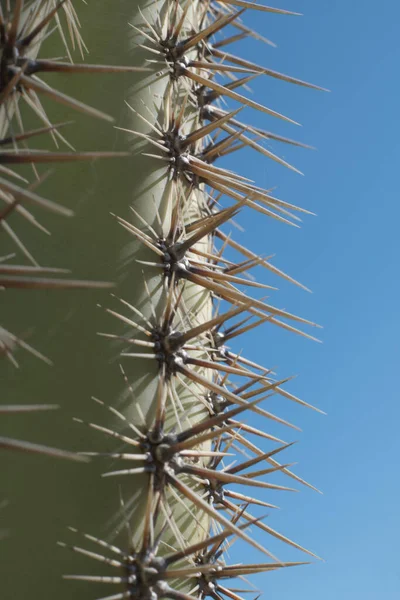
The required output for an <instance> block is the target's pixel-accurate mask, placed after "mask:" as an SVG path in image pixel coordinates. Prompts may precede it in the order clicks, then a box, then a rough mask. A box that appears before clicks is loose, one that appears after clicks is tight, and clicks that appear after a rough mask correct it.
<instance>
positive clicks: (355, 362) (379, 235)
mask: <svg viewBox="0 0 400 600" xmlns="http://www.w3.org/2000/svg"><path fill="white" fill-rule="evenodd" d="M271 4H272V2H271ZM274 6H279V7H280V8H287V9H291V10H294V11H299V12H303V13H304V17H301V18H295V17H283V16H274V15H262V14H261V15H260V14H259V13H254V14H252V15H250V14H249V15H247V16H246V23H248V24H251V25H252V26H254V27H255V28H257V30H258V31H259V32H261V33H263V34H264V35H266V36H267V37H270V38H271V39H272V40H273V41H275V42H276V43H277V44H278V48H277V49H273V48H270V47H268V46H264V45H262V44H260V43H252V42H251V43H250V42H248V41H246V42H245V43H242V44H241V50H240V51H241V53H242V54H245V55H247V56H248V57H249V58H252V59H254V57H255V56H258V62H259V63H260V64H264V65H265V66H268V67H271V68H274V69H277V70H282V71H283V72H287V73H289V74H291V75H294V76H298V77H301V78H304V79H307V80H309V81H312V82H313V83H317V84H320V85H322V86H326V87H328V88H330V89H331V90H332V92H331V93H330V94H322V93H318V92H313V91H309V90H305V89H302V88H295V87H293V86H291V85H289V84H285V83H281V82H274V81H271V79H269V78H266V77H265V78H259V80H257V83H256V84H254V85H253V89H254V90H255V93H254V98H256V99H257V100H260V101H262V102H264V103H265V104H267V105H269V106H271V107H272V108H274V109H277V110H281V111H282V112H284V113H285V114H287V115H289V116H291V117H293V118H294V119H295V120H298V121H300V122H301V123H302V124H303V127H302V128H296V127H295V126H286V125H285V124H282V123H280V122H279V121H277V120H272V119H269V120H266V119H265V117H264V115H255V114H254V113H253V112H251V113H250V112H249V113H248V119H247V120H248V121H251V122H252V123H253V124H257V125H259V126H265V127H266V128H269V129H271V130H273V131H275V132H277V133H285V134H287V135H289V136H293V137H296V136H297V138H298V139H300V140H302V141H304V142H307V143H310V144H312V145H315V146H316V147H317V148H318V151H317V152H312V151H306V150H302V149H295V150H292V149H287V148H286V147H284V146H278V145H277V144H275V145H274V146H273V148H274V149H275V150H276V151H280V153H281V155H282V154H283V155H284V156H285V157H286V158H287V159H288V160H290V161H292V162H293V163H294V164H295V165H296V166H297V167H298V168H300V169H301V170H302V171H303V172H304V173H305V174H306V176H305V177H301V176H297V175H296V174H292V173H290V172H288V171H286V170H285V169H284V168H283V167H277V166H274V165H273V164H272V163H271V162H268V161H267V159H264V158H263V157H261V156H259V155H256V154H255V153H254V152H252V153H249V154H248V155H247V162H246V165H245V166H244V165H243V161H244V155H243V154H242V155H240V156H239V155H238V156H237V157H236V158H233V157H230V160H229V165H230V168H234V169H237V170H238V171H239V172H241V173H242V174H246V176H249V177H252V178H254V179H255V180H256V181H257V182H258V185H263V186H265V187H272V186H277V190H276V195H278V196H280V197H281V198H283V199H285V200H287V201H289V202H293V203H295V204H300V205H301V206H304V207H306V208H308V209H310V210H312V211H314V212H316V213H317V215H318V216H317V217H316V218H315V217H306V218H305V219H304V223H303V226H302V229H301V230H299V231H298V230H294V229H293V228H289V227H285V226H284V225H280V224H276V223H272V222H271V221H266V220H263V219H260V218H255V215H254V214H250V215H248V216H247V215H245V216H244V217H245V218H244V219H242V221H241V223H242V224H243V223H244V224H245V227H246V232H245V233H244V234H241V235H239V237H237V239H241V241H243V242H244V243H247V244H248V245H249V246H250V247H252V248H255V249H256V251H257V252H263V253H265V254H270V253H276V255H277V257H276V260H275V264H276V265H277V266H279V267H281V268H283V269H285V270H286V271H288V272H289V273H290V274H291V275H293V276H295V277H297V278H299V279H300V280H301V281H302V282H303V283H305V284H306V285H307V286H309V287H310V288H312V290H313V294H312V295H311V294H307V293H306V292H303V291H301V290H297V289H296V288H294V287H293V286H289V285H286V284H283V283H279V282H277V281H276V280H274V283H277V284H278V285H279V287H280V289H281V291H279V292H277V293H274V297H273V300H274V302H275V304H276V305H278V306H280V307H284V308H286V309H288V310H291V311H297V314H300V315H302V316H305V317H308V318H310V319H313V320H315V321H317V322H318V323H320V324H322V325H323V326H324V330H323V331H321V332H320V334H321V336H322V339H323V345H320V344H316V343H312V342H309V341H307V340H303V339H301V338H296V337H295V336H293V335H290V334H287V333H285V332H280V331H278V332H277V331H276V330H275V329H274V328H272V327H267V328H265V329H264V330H258V331H257V332H256V333H255V334H254V335H252V336H249V337H248V338H247V339H246V340H241V342H240V346H239V347H243V348H244V350H245V351H246V353H247V354H248V355H250V356H251V357H253V358H256V359H258V360H262V361H263V362H264V363H265V364H266V365H268V366H277V368H278V373H279V375H280V376H282V377H283V376H287V375H291V374H298V375H299V377H298V378H297V379H296V381H294V382H293V383H291V385H290V390H291V391H293V393H296V394H298V395H300V396H301V397H303V398H304V399H305V400H307V401H308V402H310V403H312V404H315V405H317V406H319V407H320V408H322V409H323V410H325V411H326V412H327V413H328V416H326V417H324V416H320V415H318V414H316V413H313V412H311V411H308V410H307V409H303V408H300V407H297V406H295V405H293V404H291V403H289V402H288V401H286V400H283V399H281V400H276V401H274V404H273V407H274V408H276V412H277V413H279V414H280V415H282V416H287V417H289V418H291V419H292V420H294V421H295V422H296V423H297V424H298V425H299V426H301V428H302V430H303V432H302V433H300V434H297V433H296V432H294V434H292V432H290V431H289V430H282V429H280V430H279V432H280V434H281V435H282V436H284V435H286V439H288V440H291V439H298V440H299V441H300V443H299V444H298V445H297V447H296V448H294V449H291V450H290V452H288V453H287V458H289V460H295V461H299V463H300V464H299V465H298V466H297V467H296V469H297V472H298V473H299V474H301V475H302V476H304V477H305V478H307V479H308V480H309V481H311V482H312V483H313V484H315V485H316V486H318V487H319V488H320V489H322V490H323V492H324V495H323V496H320V495H318V494H316V493H313V492H311V491H309V490H307V489H303V490H301V493H300V494H289V495H287V496H274V497H273V499H274V500H277V502H278V503H279V504H280V506H281V507H282V510H281V511H279V512H274V513H272V514H271V515H270V517H269V519H268V522H269V524H270V525H271V526H273V527H276V528H277V529H279V530H280V531H282V532H283V533H285V534H287V535H289V536H292V538H294V539H295V540H296V541H298V542H300V543H303V544H304V545H306V546H307V547H309V548H310V549H312V550H314V551H315V552H316V553H318V554H319V555H320V556H322V557H323V558H324V559H325V561H326V562H325V563H317V564H315V565H314V566H311V567H309V566H307V567H300V568H298V569H293V570H286V572H285V573H273V574H271V575H264V576H263V577H260V578H259V579H258V580H257V583H258V585H259V587H261V588H263V590H264V592H265V593H266V597H270V598H280V599H289V598H296V600H321V599H323V600H337V599H338V598H340V599H341V600H350V599H352V600H353V599H358V598H360V599H361V598H362V599H363V600H378V599H381V598H382V599H383V598H384V599H385V600H398V598H399V597H400V566H399V561H398V558H399V550H398V544H397V543H396V538H397V537H398V535H399V533H400V516H399V510H398V506H399V493H400V477H399V461H398V459H399V456H400V436H399V432H398V428H399V420H400V408H399V393H398V381H397V374H398V373H399V370H400V369H399V366H400V365H399V333H400V318H399V308H398V307H399V298H398V296H399V291H400V285H399V259H400V252H399V250H400V243H399V238H398V220H399V216H400V208H399V190H398V173H399V172H400V167H399V162H400V135H399V134H400V120H399V90H400V86H399V73H400V68H399V64H400V42H399V31H398V24H399V22H400V3H399V2H397V1H395V0H385V1H383V2H380V3H376V2H372V1H370V0H333V1H328V0H322V1H314V2H312V1H310V0H308V1H302V2H300V1H298V0H287V1H286V2H283V1H279V2H278V0H276V2H275V4H274ZM264 280H265V279H264ZM270 281H272V280H271V279H270ZM237 348H238V346H236V349H237ZM276 431H278V430H276ZM282 456H283V455H282ZM269 498H270V499H271V496H269ZM396 506H397V509H396ZM273 547H274V549H276V551H277V552H278V556H279V557H280V558H285V559H287V558H294V559H297V560H302V556H301V555H299V554H298V553H296V554H295V555H294V554H293V553H291V552H285V548H284V547H282V546H281V545H280V546H279V547H278V546H273ZM278 548H279V550H278ZM237 552H238V554H236V555H235V556H236V558H237V559H241V560H249V561H251V560H253V559H254V560H255V559H257V560H258V559H259V555H257V557H256V555H252V551H251V550H248V549H246V551H245V555H244V547H243V545H238V547H237Z"/></svg>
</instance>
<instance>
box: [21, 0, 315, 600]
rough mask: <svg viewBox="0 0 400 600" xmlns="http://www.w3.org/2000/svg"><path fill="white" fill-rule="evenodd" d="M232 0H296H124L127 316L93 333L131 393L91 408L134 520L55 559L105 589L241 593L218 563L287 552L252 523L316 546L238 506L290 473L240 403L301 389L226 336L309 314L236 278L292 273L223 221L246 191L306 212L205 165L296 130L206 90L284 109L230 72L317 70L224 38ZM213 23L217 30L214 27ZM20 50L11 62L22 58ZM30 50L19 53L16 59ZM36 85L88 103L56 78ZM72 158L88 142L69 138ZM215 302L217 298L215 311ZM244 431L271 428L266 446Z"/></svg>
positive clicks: (237, 2) (233, 20)
mask: <svg viewBox="0 0 400 600" xmlns="http://www.w3.org/2000/svg"><path fill="white" fill-rule="evenodd" d="M19 4H21V3H19ZM33 5H35V3H33ZM36 5H37V6H40V7H42V6H44V5H43V3H41V2H37V3H36ZM62 6H69V7H70V8H71V7H72V4H71V3H70V2H67V3H64V2H59V3H58V4H57V3H55V4H54V5H53V8H51V9H49V8H48V9H47V10H50V12H48V13H47V14H50V13H54V14H53V15H52V16H54V15H56V14H58V12H59V9H60V8H61V7H62ZM247 9H255V10H261V11H264V12H267V13H278V14H282V15H292V14H295V13H290V12H289V11H284V10H280V9H274V8H270V7H266V6H263V5H258V4H254V3H251V2H247V1H245V0H221V1H220V2H212V3H210V2H208V1H205V0H195V1H189V0H187V1H180V0H173V1H172V0H169V1H164V0H159V1H154V0H150V1H147V2H142V1H141V0H140V1H136V2H132V3H131V10H132V13H133V16H132V20H131V22H130V25H131V27H132V32H133V37H132V40H131V43H132V47H133V48H134V52H133V53H132V56H131V57H130V59H131V61H132V64H131V65H130V66H129V67H127V68H125V67H121V68H120V70H122V71H129V70H130V71H132V72H135V73H134V75H133V77H134V80H135V83H134V84H133V86H132V87H131V89H130V91H129V94H128V98H127V104H128V107H129V113H128V114H129V115H130V118H129V121H128V122H127V123H124V126H123V129H124V132H125V135H127V136H129V138H131V139H133V140H135V146H134V149H133V153H132V157H131V158H128V159H127V164H130V166H129V167H127V168H131V169H132V170H134V172H135V174H137V176H136V178H135V183H134V185H133V188H132V202H131V210H130V216H129V217H128V216H127V214H125V215H122V216H121V215H115V218H116V220H117V222H118V224H119V225H121V226H122V228H123V229H124V230H125V232H124V235H126V236H127V237H126V239H127V240H129V239H130V240H131V241H130V245H129V249H128V250H126V251H125V253H124V274H125V278H126V282H125V286H124V289H125V290H127V293H126V294H124V297H123V298H121V299H120V302H117V307H114V306H113V307H112V308H109V309H108V313H109V314H110V315H111V316H112V317H114V318H116V319H117V320H118V321H119V322H120V323H119V325H120V327H121V326H123V327H124V328H125V331H124V333H122V334H121V333H106V334H103V335H105V336H107V337H110V338H113V339H116V340H117V341H119V340H121V339H122V340H123V342H124V349H123V350H122V352H121V358H122V360H123V365H124V376H125V378H126V381H127V382H128V383H129V385H128V387H129V393H128V394H127V395H126V396H125V397H124V398H122V399H120V401H119V402H118V403H116V404H115V406H114V405H113V403H111V405H110V406H108V411H107V412H105V416H106V415H107V414H110V413H112V418H111V419H110V422H109V423H107V422H106V423H105V425H96V424H94V423H90V426H91V427H92V428H95V429H97V430H99V431H100V432H101V433H102V435H105V436H107V437H108V438H113V439H115V440H116V441H117V442H118V446H117V448H116V450H115V451H113V452H111V453H109V456H110V457H111V458H112V459H114V461H115V463H114V466H113V467H112V468H111V469H109V470H108V471H106V472H105V473H104V475H106V476H107V477H111V476H112V477H115V478H116V479H117V480H118V483H119V484H120V486H121V489H122V500H123V508H124V510H123V511H122V516H121V518H120V524H122V525H124V526H127V527H128V528H129V530H130V531H131V534H130V541H129V545H128V546H127V547H123V546H122V545H120V546H116V545H115V544H114V545H112V544H111V543H109V542H108V541H106V540H102V539H99V538H93V537H92V536H89V535H87V534H84V535H85V537H86V539H87V540H90V541H91V542H92V543H93V544H95V545H97V547H102V550H99V552H100V553H98V552H96V551H95V552H93V551H89V550H87V549H86V548H84V547H81V546H72V549H73V550H74V551H76V552H78V553H81V554H85V555H86V556H88V557H89V558H93V559H96V560H98V561H101V562H103V563H105V565H107V569H108V570H109V571H108V572H107V573H105V574H104V575H103V574H102V575H68V576H67V578H69V579H78V580H87V581H90V582H97V583H104V584H106V583H108V584H116V585H118V591H116V592H112V593H111V594H110V595H107V599H108V600H120V599H121V600H122V599H123V598H132V599H139V598H140V599H142V600H156V599H161V598H173V599H174V598H175V599H177V600H179V599H180V600H185V599H186V600H196V599H201V598H206V597H212V598H214V599H221V598H226V597H229V598H234V599H235V598H240V596H239V595H238V594H237V593H236V592H235V591H234V590H235V586H234V585H233V584H232V589H231V587H230V583H229V581H230V580H235V579H236V578H240V577H243V576H246V575H251V574H253V573H258V572H263V571H266V572H268V571H271V570H274V569H278V568H287V567H289V566H293V565H295V564H300V563H288V562H285V563H282V562H280V561H279V560H277V559H276V558H275V557H274V556H273V555H272V553H271V552H270V551H269V550H268V544H267V536H266V535H265V542H264V540H262V542H259V541H258V540H257V538H256V537H254V536H253V535H252V534H250V533H249V531H250V530H249V527H250V526H252V530H261V531H263V532H264V534H269V535H271V536H273V537H275V538H277V539H279V540H281V541H283V542H284V543H286V544H289V545H290V546H292V547H295V548H297V549H299V550H302V551H304V552H306V553H308V554H309V555H310V554H311V555H312V556H315V555H313V554H312V553H311V552H309V551H307V550H305V549H304V548H302V547H301V546H299V545H298V544H297V543H295V542H293V541H292V540H290V539H289V538H287V537H285V536H283V535H282V534H280V533H278V532H276V531H275V530H274V529H272V528H271V527H269V526H267V525H266V524H265V523H264V521H262V520H260V519H258V518H255V517H254V516H253V514H252V513H251V512H249V506H251V505H261V506H267V507H271V506H272V505H271V504H270V503H266V502H264V501H262V500H259V499H257V497H256V496H254V497H253V494H251V493H250V492H249V491H248V490H249V489H254V488H263V489H272V490H288V489H290V488H288V487H286V486H279V485H276V484H274V483H270V482H269V481H268V476H269V475H270V474H272V473H274V472H276V471H281V472H283V473H285V474H286V475H287V476H288V477H290V478H291V479H294V480H297V481H299V482H301V483H305V482H304V481H303V480H301V479H300V478H299V477H298V476H297V475H295V474H294V473H292V472H291V471H290V470H289V468H288V465H285V464H282V463H281V462H278V460H277V457H276V455H277V454H279V453H280V452H281V451H283V450H284V449H285V448H286V447H287V445H286V444H282V443H280V442H281V440H278V439H277V438H276V437H274V436H272V435H270V434H268V432H267V431H265V430H264V429H263V428H261V427H260V428H259V429H257V428H255V427H250V426H249V425H247V424H246V422H242V420H241V417H242V416H243V415H244V414H245V413H246V412H247V411H252V412H255V413H256V414H258V415H261V416H263V417H264V418H265V419H273V420H275V421H280V422H282V424H284V425H288V423H286V422H284V421H282V420H280V419H278V418H277V417H275V416H274V415H273V414H271V413H269V412H267V411H266V410H265V409H263V408H262V407H261V401H262V400H263V399H264V398H265V397H269V396H270V395H272V394H280V395H281V396H283V397H286V398H288V399H290V400H293V401H295V402H299V403H301V404H304V405H306V403H305V402H303V401H301V400H300V399H298V398H296V397H294V396H293V395H292V394H290V393H289V392H287V391H285V389H284V387H282V386H284V383H285V381H277V380H276V379H275V378H274V377H273V375H272V374H271V372H270V371H268V369H267V368H264V367H262V366H260V365H258V364H255V363H254V362H251V361H250V360H247V359H246V358H245V357H243V356H241V355H238V354H235V353H234V352H233V351H231V350H230V348H229V347H228V346H227V344H228V343H229V342H230V341H231V340H234V339H235V338H236V337H237V336H238V335H239V334H240V333H242V332H245V331H248V330H249V329H252V328H254V327H256V326H258V325H260V324H263V323H266V322H267V323H269V324H274V325H276V326H280V327H283V328H285V329H288V330H291V331H294V332H297V333H300V334H302V335H304V336H306V337H312V336H310V335H309V334H308V333H304V332H303V331H302V330H301V329H299V327H301V326H302V325H314V324H313V323H311V322H309V321H307V320H306V319H303V318H301V317H297V316H296V315H293V314H291V313H288V312H286V311H284V310H281V309H278V308H276V307H274V306H272V305H270V304H267V303H266V302H264V300H260V299H257V298H253V297H251V296H250V295H247V294H246V293H244V292H243V291H242V286H250V287H251V288H258V289H263V288H268V287H269V286H267V285H264V284H261V283H258V282H256V281H254V280H253V279H252V278H251V277H249V276H248V271H249V269H251V268H252V267H254V266H256V265H262V266H264V267H266V268H267V269H269V270H271V271H273V272H275V273H277V274H280V275H282V276H284V277H286V278H287V279H291V278H289V277H288V276H286V275H284V274H282V273H281V272H279V271H278V270H277V269H276V268H275V267H273V266H272V265H271V264H270V263H269V262H268V261H267V260H266V259H263V258H260V257H258V256H256V255H255V254H254V253H253V252H252V251H251V250H250V249H247V248H244V247H242V246H241V245H239V244H238V243H237V242H235V241H234V240H233V239H232V238H231V237H230V235H228V234H227V233H226V232H225V230H224V225H225V224H226V223H227V222H229V221H230V220H231V219H232V218H233V217H235V216H236V215H237V214H239V213H240V211H241V210H242V209H243V208H244V207H250V208H253V209H254V210H255V211H257V213H262V214H264V215H266V216H269V217H272V218H274V219H277V220H279V221H281V222H283V223H291V224H292V223H293V219H295V218H296V217H295V213H296V211H299V212H303V213H307V211H306V210H304V209H300V208H299V207H296V206H293V205H291V204H289V203H287V202H285V201H283V200H280V199H279V198H276V197H274V196H272V195H271V194H270V192H268V191H267V190H263V189H262V188H259V187H258V186H257V185H256V184H254V183H253V182H250V181H249V180H247V179H246V178H245V177H243V176H241V175H238V174H235V173H233V172H231V171H228V170H227V169H224V168H222V167H219V166H218V165H216V164H215V161H216V159H217V158H219V157H223V156H226V155H228V154H229V153H231V152H233V151H236V150H238V149H240V148H241V147H244V146H249V147H251V148H253V149H254V150H256V151H258V152H261V153H262V154H264V155H265V156H267V157H268V158H270V159H272V160H275V161H277V162H279V163H281V164H282V165H284V166H285V167H288V168H292V169H293V167H291V165H289V164H287V163H286V162H285V161H283V160H282V159H280V158H279V157H278V156H276V155H274V154H272V152H270V151H269V150H267V149H266V148H265V147H264V146H263V144H262V141H263V140H270V139H276V140H278V141H281V142H283V143H295V142H292V140H289V139H285V138H282V137H280V136H277V135H274V134H271V133H269V132H266V131H263V130H260V129H256V128H254V127H251V126H246V125H245V124H243V123H242V122H241V121H240V120H239V118H240V117H239V114H238V113H239V110H236V111H233V112H228V111H227V110H225V109H224V108H223V107H222V106H223V105H222V104H221V103H220V100H221V99H223V98H228V99H229V98H230V99H233V100H234V101H236V102H239V103H241V104H242V105H243V106H250V107H252V108H254V109H256V110H259V111H261V112H263V113H266V114H269V115H272V116H274V117H277V118H279V119H283V120H285V121H291V119H289V118H287V117H285V116H284V115H281V114H279V113H277V112H276V111H274V110H272V109H270V108H269V107H266V106H264V105H262V104H261V103H259V102H256V101H254V100H250V99H249V98H248V97H247V96H245V95H243V94H242V93H241V92H239V89H240V88H241V86H244V85H246V84H247V83H249V81H251V79H253V78H254V77H255V76H257V75H259V74H266V75H269V76H272V77H276V78H278V79H283V80H285V81H289V82H291V83H294V84H298V85H302V86H306V87H316V86H312V85H311V84H307V83H306V82H303V81H300V80H296V79H294V78H291V77H288V76H286V75H281V74H279V73H276V72H274V71H271V70H269V69H265V68H263V67H261V66H258V65H257V64H253V63H249V62H248V61H245V60H242V59H241V58H240V57H236V56H235V55H232V54H230V53H229V51H228V50H227V45H228V44H229V42H230V41H232V42H233V41H236V40H237V39H238V38H242V37H246V36H247V35H254V33H253V32H252V31H251V30H249V29H248V28H246V26H245V25H244V24H243V23H242V21H241V16H242V14H243V13H244V12H245V10H247ZM71 10H72V8H71ZM233 28H236V30H238V31H239V33H237V31H236V32H235V31H234V29H233ZM225 31H226V32H228V33H227V35H228V36H230V37H228V38H225V39H221V38H218V35H219V34H220V33H221V32H225ZM49 63H50V61H40V59H39V60H37V61H36V62H35V65H36V66H35V68H37V70H38V71H39V72H40V70H43V71H62V72H65V73H72V72H74V71H76V72H79V71H82V70H83V69H85V68H86V70H87V71H90V70H92V71H107V70H109V71H112V70H118V69H119V68H117V67H105V66H96V67H95V66H89V67H85V66H81V65H77V66H68V65H67V64H65V63H60V64H58V65H56V64H54V63H53V64H49ZM60 65H61V66H60ZM17 67H18V68H19V69H21V70H22V65H17ZM31 67H32V65H31V63H29V64H28V65H27V67H25V68H27V69H28V70H29V69H30V68H31ZM35 72H36V71H34V72H29V74H28V75H26V74H25V73H22V74H19V73H20V72H19V71H18V72H17V75H19V77H20V79H21V81H22V82H23V86H25V88H26V89H25V91H26V90H31V91H32V90H33V92H35V93H39V92H40V91H41V92H43V87H42V84H41V83H37V81H36V80H35V78H34V73H35ZM32 76H33V78H32ZM221 76H222V77H223V78H224V79H222V80H221ZM239 78H240V79H239ZM32 80H33V83H32ZM44 93H46V94H47V95H50V96H51V97H52V98H53V99H54V100H59V101H63V102H64V103H66V104H68V105H69V106H70V107H73V108H76V109H78V110H81V111H83V112H86V113H88V114H91V115H92V116H98V117H99V116H100V117H101V116H102V114H101V113H100V112H99V111H98V110H96V109H94V108H92V107H87V106H84V105H82V104H80V103H79V102H77V101H76V100H74V99H71V98H69V97H68V98H67V99H66V97H65V96H64V95H60V94H58V93H57V92H54V91H51V92H48V91H47V90H46V91H45V92H44ZM260 140H261V141H260ZM300 145H301V144H300ZM27 154H29V153H27ZM110 154H113V153H110ZM94 156H95V155H94V154H93V153H92V154H91V157H94ZM38 157H39V155H37V156H36V157H35V156H33V154H31V156H28V155H27V157H26V160H25V162H38V160H40V157H39V158H38ZM78 157H79V158H80V159H83V158H85V157H84V155H83V154H82V153H80V154H78ZM29 158H31V159H32V160H29ZM49 158H50V157H49ZM64 158H70V157H69V156H68V157H66V156H64V157H63V159H64ZM50 160H53V159H51V158H50ZM124 160H126V159H124ZM129 161H131V162H129ZM129 236H130V238H129ZM226 248H230V249H233V250H234V251H236V252H237V253H240V254H242V259H240V261H239V262H237V263H236V262H234V261H233V260H232V259H231V258H230V255H229V258H228V257H225V255H224V253H223V252H224V250H225V249H226ZM292 281H293V280H292ZM71 285H72V284H71ZM221 302H222V305H223V306H226V305H228V308H225V312H221V313H220V312H219V305H220V303H221ZM229 305H230V306H229ZM246 314H247V316H246ZM100 404H103V401H100ZM106 410H107V407H106ZM257 440H261V441H262V440H268V442H272V443H275V444H276V443H278V444H279V445H278V446H274V447H273V448H272V449H271V448H268V449H267V448H265V447H259V445H258V442H257ZM121 446H123V448H121ZM260 446H261V442H260ZM232 452H233V453H234V454H236V459H237V462H236V464H235V465H228V466H227V465H225V462H224V461H225V460H226V459H225V456H226V455H227V454H230V453H232ZM86 454H90V455H92V456H93V455H94V456H96V454H97V453H96V452H91V453H86ZM99 454H100V453H99ZM243 456H244V458H243ZM265 463H267V464H265ZM115 464H117V466H115ZM231 486H234V487H233V488H232V489H231ZM237 486H243V489H240V488H238V487H237ZM238 490H239V491H238ZM234 537H236V538H241V539H242V540H244V541H245V542H246V543H248V544H251V545H252V546H253V547H254V548H256V549H257V550H258V551H259V552H261V553H264V555H267V556H268V557H269V560H268V562H260V563H257V564H249V565H246V564H243V565H229V564H227V563H226V562H225V559H224V557H223V550H224V549H225V548H226V547H228V546H229V544H230V543H231V539H233V538H234ZM103 551H104V553H103ZM116 571H118V573H117V574H115V573H116ZM236 587H237V586H236Z"/></svg>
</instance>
